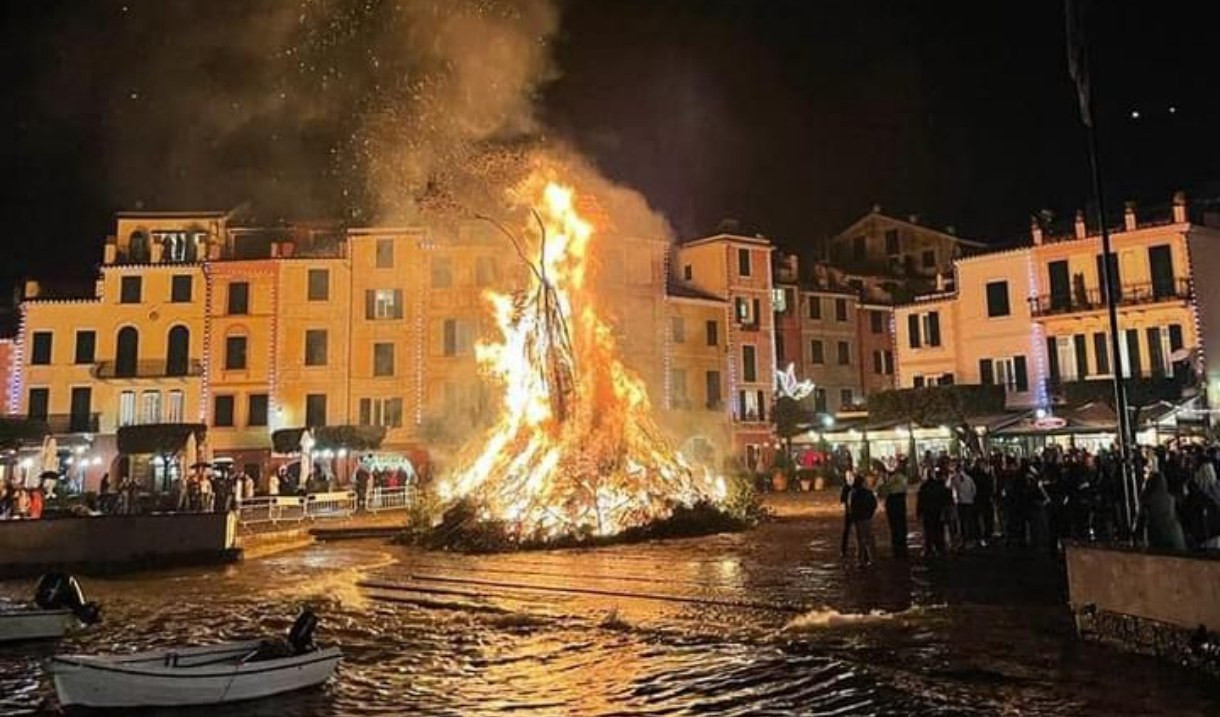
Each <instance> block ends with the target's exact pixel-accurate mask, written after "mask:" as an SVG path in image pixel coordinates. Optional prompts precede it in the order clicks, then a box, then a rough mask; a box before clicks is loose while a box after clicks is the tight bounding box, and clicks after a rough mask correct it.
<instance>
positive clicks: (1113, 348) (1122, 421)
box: [1064, 0, 1137, 537]
mask: <svg viewBox="0 0 1220 717" xmlns="http://www.w3.org/2000/svg"><path fill="white" fill-rule="evenodd" d="M1083 4H1084V3H1083V0H1066V2H1065V4H1064V7H1065V10H1066V17H1067V43H1068V48H1067V49H1068V74H1069V75H1071V77H1072V79H1073V80H1074V81H1075V83H1076V92H1077V95H1078V99H1079V101H1080V118H1081V121H1082V122H1083V123H1084V126H1085V131H1086V133H1087V134H1088V144H1089V169H1090V174H1091V176H1092V181H1093V194H1094V196H1095V197H1096V198H1097V219H1098V222H1097V223H1098V225H1099V226H1100V227H1101V253H1102V260H1101V280H1102V283H1103V285H1104V286H1105V292H1104V296H1105V300H1106V314H1107V316H1108V319H1109V324H1110V355H1111V357H1112V359H1113V360H1112V361H1111V362H1110V363H1111V366H1112V367H1113V369H1114V374H1113V384H1114V411H1115V413H1116V414H1117V416H1116V417H1117V423H1118V425H1117V429H1118V450H1119V456H1120V462H1119V469H1120V471H1121V475H1122V481H1123V513H1124V517H1125V518H1126V521H1127V526H1126V527H1127V531H1128V533H1130V532H1131V531H1132V529H1133V527H1134V525H1135V516H1136V512H1137V511H1136V508H1135V500H1136V494H1137V484H1136V476H1135V474H1134V468H1135V466H1134V463H1133V461H1132V458H1133V456H1132V442H1133V438H1134V435H1133V434H1132V431H1131V414H1130V411H1129V410H1128V405H1127V388H1126V385H1125V384H1124V383H1123V374H1124V373H1125V371H1124V368H1125V367H1124V365H1123V364H1124V361H1123V354H1122V345H1121V341H1120V338H1119V325H1118V304H1117V302H1116V300H1115V296H1116V294H1117V293H1118V291H1117V290H1118V288H1119V287H1118V286H1117V278H1118V277H1116V276H1115V275H1114V274H1115V269H1117V268H1118V258H1117V255H1116V254H1115V253H1114V250H1113V248H1112V247H1111V242H1110V229H1109V227H1108V226H1107V224H1106V199H1105V192H1104V191H1103V190H1102V187H1103V186H1104V183H1103V182H1102V173H1101V149H1100V144H1099V142H1098V139H1097V122H1096V119H1095V118H1096V113H1095V112H1094V111H1093V108H1094V104H1093V92H1092V87H1091V77H1090V71H1089V70H1090V68H1089V51H1088V42H1087V38H1086V35H1085V33H1086V31H1087V30H1086V25H1085V23H1084V22H1083V20H1084V17H1083V14H1084V8H1083V7H1082V6H1083ZM1131 537H1134V536H1131Z"/></svg>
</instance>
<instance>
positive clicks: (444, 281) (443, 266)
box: [432, 256, 453, 289]
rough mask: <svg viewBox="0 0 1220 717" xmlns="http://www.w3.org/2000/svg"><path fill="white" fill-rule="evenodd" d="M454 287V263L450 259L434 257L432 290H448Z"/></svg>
mask: <svg viewBox="0 0 1220 717" xmlns="http://www.w3.org/2000/svg"><path fill="white" fill-rule="evenodd" d="M451 286H453V262H452V261H450V260H449V257H444V256H434V257H432V288H433V289H448V288H449V287H451Z"/></svg>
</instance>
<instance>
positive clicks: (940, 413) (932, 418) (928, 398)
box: [868, 385, 1004, 426]
mask: <svg viewBox="0 0 1220 717" xmlns="http://www.w3.org/2000/svg"><path fill="white" fill-rule="evenodd" d="M1003 411H1004V387H1003V386H972V385H962V386H926V387H923V388H901V389H896V390H893V391H882V392H881V393H876V394H873V395H872V396H870V397H869V399H868V413H869V420H872V421H907V422H910V423H914V424H916V425H919V426H936V425H942V424H948V425H959V424H962V423H967V422H968V419H969V418H970V417H971V416H986V415H994V414H997V413H1003Z"/></svg>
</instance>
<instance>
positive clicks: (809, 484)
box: [797, 469, 814, 493]
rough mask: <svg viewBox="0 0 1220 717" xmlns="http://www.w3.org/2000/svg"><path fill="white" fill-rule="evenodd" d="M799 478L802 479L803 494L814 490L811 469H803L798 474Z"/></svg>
mask: <svg viewBox="0 0 1220 717" xmlns="http://www.w3.org/2000/svg"><path fill="white" fill-rule="evenodd" d="M797 476H798V477H799V478H800V481H801V490H802V491H803V492H805V493H808V492H809V491H811V490H813V481H814V475H813V471H811V470H809V469H802V470H800V471H798V472H797Z"/></svg>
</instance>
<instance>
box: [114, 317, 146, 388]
mask: <svg viewBox="0 0 1220 717" xmlns="http://www.w3.org/2000/svg"><path fill="white" fill-rule="evenodd" d="M139 359H140V332H138V331H136V330H135V327H132V326H124V327H123V328H121V329H119V336H118V340H117V341H116V343H115V350H114V375H115V376H135V375H136V364H137V363H138V361H139Z"/></svg>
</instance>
